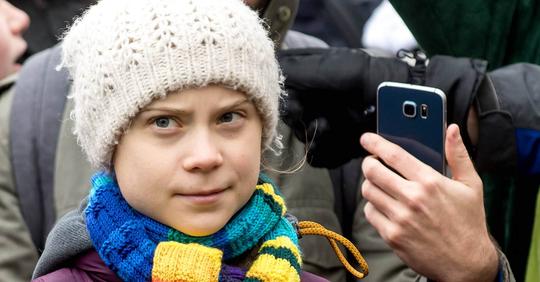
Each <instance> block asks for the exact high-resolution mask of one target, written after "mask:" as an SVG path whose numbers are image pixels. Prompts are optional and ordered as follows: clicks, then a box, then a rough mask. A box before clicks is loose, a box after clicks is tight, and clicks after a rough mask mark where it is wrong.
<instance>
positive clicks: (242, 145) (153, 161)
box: [113, 86, 262, 236]
mask: <svg viewBox="0 0 540 282" xmlns="http://www.w3.org/2000/svg"><path fill="white" fill-rule="evenodd" d="M261 142H262V122H261V119H260V117H259V114H258V113H257V111H256V108H255V106H254V105H253V104H252V103H251V102H249V100H248V99H247V97H246V96H245V95H244V94H243V93H241V92H238V91H234V90H230V89H227V88H224V87H219V86H210V87H205V88H199V89H191V90H185V91H182V92H181V93H179V92H175V93H170V94H169V95H167V97H166V98H165V99H161V100H156V101H154V102H153V103H151V104H150V105H148V106H147V107H145V108H143V109H142V111H141V112H140V113H139V114H138V115H137V116H136V117H135V118H134V120H133V123H132V125H131V126H130V128H129V129H128V130H127V132H126V133H125V134H124V135H123V136H122V137H121V139H120V142H119V144H118V146H117V148H116V151H115V157H114V160H113V162H114V169H115V172H116V176H117V180H118V184H119V186H120V190H121V192H122V195H123V196H124V198H125V199H126V201H127V202H128V203H129V204H130V205H131V206H132V207H133V208H135V209H136V210H138V211H139V212H141V213H143V214H145V215H146V216H149V217H151V218H153V219H155V220H157V221H159V222H161V223H163V224H165V225H168V226H170V227H173V228H175V229H176V230H179V231H181V232H184V233H186V234H188V235H192V236H206V235H209V234H213V233H215V232H217V231H218V230H220V229H221V228H222V227H223V226H225V224H226V223H227V222H228V221H229V220H230V219H231V217H232V216H233V215H234V214H235V213H236V212H237V211H239V210H240V209H241V208H242V207H243V206H244V205H245V204H246V203H247V202H248V200H249V199H250V197H251V195H252V194H253V192H254V190H255V186H256V184H257V179H258V175H259V167H260V161H261Z"/></svg>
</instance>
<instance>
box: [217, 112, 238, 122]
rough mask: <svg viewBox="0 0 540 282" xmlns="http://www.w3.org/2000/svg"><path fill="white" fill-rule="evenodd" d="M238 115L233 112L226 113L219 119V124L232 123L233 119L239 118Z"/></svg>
mask: <svg viewBox="0 0 540 282" xmlns="http://www.w3.org/2000/svg"><path fill="white" fill-rule="evenodd" d="M239 117H240V114H239V113H235V112H228V113H225V114H223V115H222V116H221V117H220V118H219V121H220V122H233V121H234V120H235V119H237V118H239Z"/></svg>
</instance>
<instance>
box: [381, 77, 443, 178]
mask: <svg viewBox="0 0 540 282" xmlns="http://www.w3.org/2000/svg"><path fill="white" fill-rule="evenodd" d="M377 133H378V134H379V135H381V136H382V137H384V138H385V139H387V140H389V141H391V142H392V143H395V144H397V145H399V146H400V147H402V148H403V149H405V150H406V151H407V152H409V153H410V154H411V155H413V156H415V157H416V158H417V159H419V160H420V161H422V162H424V163H426V164H428V165H430V166H431V167H433V168H434V169H435V170H437V171H438V172H440V173H441V174H445V173H446V160H445V153H444V142H445V136H446V96H445V94H444V92H443V91H442V90H440V89H437V88H433V87H426V86H419V85H412V84H406V83H397V82H383V83H381V84H380V85H379V87H378V88H377Z"/></svg>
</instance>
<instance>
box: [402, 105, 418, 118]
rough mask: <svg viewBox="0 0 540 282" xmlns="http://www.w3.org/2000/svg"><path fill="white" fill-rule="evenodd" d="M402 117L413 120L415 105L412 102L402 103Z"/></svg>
mask: <svg viewBox="0 0 540 282" xmlns="http://www.w3.org/2000/svg"><path fill="white" fill-rule="evenodd" d="M403 115H405V116H406V117H408V118H414V117H415V116H416V103H415V102H412V101H405V102H403Z"/></svg>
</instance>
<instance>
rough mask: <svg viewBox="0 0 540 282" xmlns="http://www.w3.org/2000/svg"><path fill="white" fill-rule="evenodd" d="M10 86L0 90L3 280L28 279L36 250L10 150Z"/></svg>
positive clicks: (0, 258)
mask: <svg viewBox="0 0 540 282" xmlns="http://www.w3.org/2000/svg"><path fill="white" fill-rule="evenodd" d="M12 97H13V90H12V88H11V89H9V90H7V92H6V93H0V250H1V251H0V277H1V280H2V281H15V282H17V281H29V280H30V277H31V276H32V271H33V269H34V266H35V264H36V262H37V259H38V255H37V251H36V249H35V247H34V245H33V243H32V240H31V239H30V233H29V232H28V229H27V227H26V225H25V223H24V220H23V218H22V214H21V211H20V209H19V200H18V195H17V192H16V191H15V186H14V183H13V176H12V171H11V162H10V157H9V156H10V154H9V137H8V136H9V113H10V107H11V101H12Z"/></svg>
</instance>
